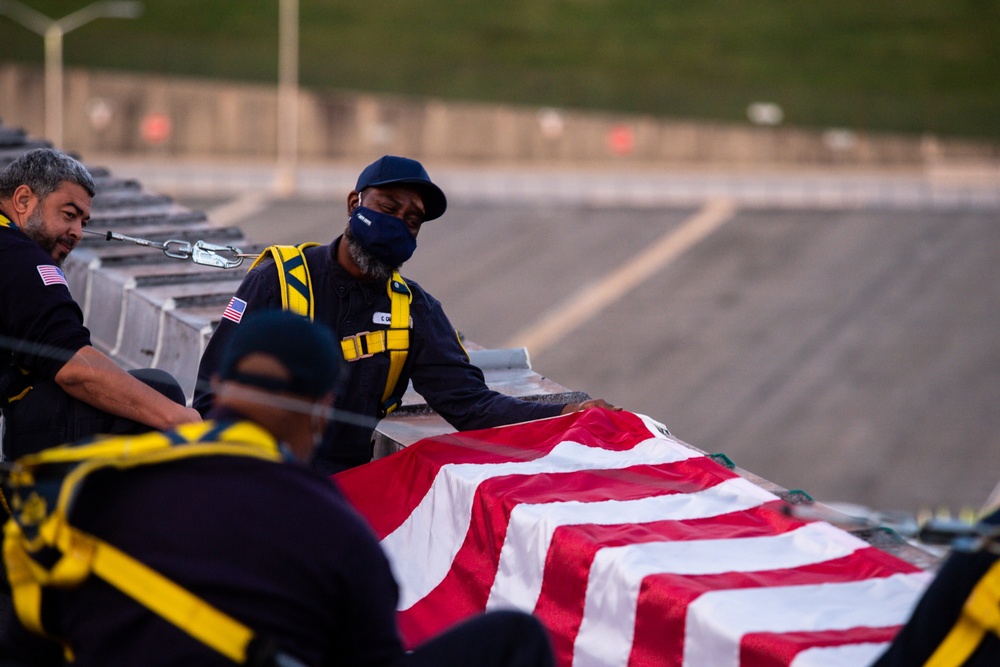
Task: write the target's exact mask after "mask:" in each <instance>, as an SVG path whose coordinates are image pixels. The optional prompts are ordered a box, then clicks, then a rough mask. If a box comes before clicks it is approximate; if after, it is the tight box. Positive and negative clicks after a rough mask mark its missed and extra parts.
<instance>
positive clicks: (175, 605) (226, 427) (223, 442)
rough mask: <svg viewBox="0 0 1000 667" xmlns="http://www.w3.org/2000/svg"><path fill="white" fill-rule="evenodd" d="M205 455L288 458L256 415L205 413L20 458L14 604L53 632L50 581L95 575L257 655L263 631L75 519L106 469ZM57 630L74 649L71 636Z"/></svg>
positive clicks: (9, 481) (12, 476)
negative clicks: (45, 617) (236, 418)
mask: <svg viewBox="0 0 1000 667" xmlns="http://www.w3.org/2000/svg"><path fill="white" fill-rule="evenodd" d="M200 456H248V457H254V458H259V459H266V460H271V461H277V460H280V459H281V454H280V452H279V450H278V447H277V444H276V443H275V440H274V438H272V437H271V436H270V435H269V434H268V433H267V432H266V431H264V430H263V429H261V428H260V427H259V426H257V425H256V424H253V423H251V422H238V423H236V424H217V423H214V422H198V423H194V424H186V425H183V426H180V427H179V428H178V429H176V430H175V431H171V432H167V433H149V434H146V435H141V436H131V437H116V438H110V439H106V440H103V441H99V442H95V443H93V444H84V445H80V446H75V447H72V446H63V447H56V448H53V449H49V450H45V451H42V452H39V453H37V454H30V455H27V456H24V457H22V458H20V459H18V460H17V461H16V462H15V463H14V464H13V466H12V467H11V468H10V470H9V472H8V474H7V476H6V477H7V478H6V480H5V482H4V487H5V488H4V493H5V494H6V497H7V501H8V505H9V510H10V513H11V518H10V519H9V520H8V521H7V523H6V524H5V525H4V538H3V555H4V559H5V561H6V565H7V578H8V579H9V581H10V585H11V589H12V594H13V599H14V610H15V612H16V614H17V616H18V618H19V619H20V620H21V622H22V623H23V624H24V626H25V627H26V628H27V629H29V630H31V631H32V632H35V633H37V634H41V635H45V636H48V634H47V632H46V631H45V628H43V627H42V592H43V590H44V589H45V588H50V587H51V588H61V589H65V588H74V587H77V586H79V585H80V584H82V583H83V582H84V581H85V580H86V579H87V578H88V577H90V576H91V575H94V576H97V577H100V578H101V579H103V580H104V581H106V582H107V583H109V584H110V585H112V586H113V587H115V588H117V589H118V590H120V591H121V592H122V593H124V594H125V595H127V596H129V597H130V598H132V599H134V600H135V601H137V602H138V603H139V604H141V605H143V606H145V607H146V608H147V609H149V610H150V611H152V612H153V613H155V614H157V615H159V616H161V617H162V618H164V619H165V620H167V621H169V622H170V623H172V624H173V625H175V626H177V627H178V628H180V629H181V630H183V631H184V632H186V633H187V634H189V635H190V636H192V637H193V638H195V639H197V640H198V641H200V642H202V643H203V644H205V645H207V646H209V647H211V648H212V649H214V650H215V651H217V652H219V653H221V654H222V655H224V656H226V657H227V658H229V659H230V660H232V661H233V662H234V663H236V664H246V663H247V661H248V659H249V658H251V657H256V656H252V655H251V653H252V649H251V647H250V644H251V641H252V640H254V632H253V630H251V629H250V628H248V627H247V626H245V625H243V624H242V623H240V622H239V621H237V620H235V619H234V618H232V617H231V616H229V615H228V614H226V613H225V612H223V611H221V610H219V609H217V608H215V607H214V606H212V605H211V604H209V603H208V602H206V601H205V600H203V599H201V598H199V597H198V596H196V595H194V594H193V593H191V592H190V591H188V590H186V589H185V588H183V587H181V586H179V585H177V584H176V583H174V582H173V581H171V580H170V579H168V578H166V577H165V576H163V575H162V574H160V573H158V572H156V571H155V570H153V569H151V568H150V567H148V566H146V565H144V564H143V563H141V562H139V561H138V560H136V559H135V558H132V557H131V556H129V555H128V554H126V553H124V552H123V551H121V550H119V549H117V548H116V547H115V546H113V545H112V544H109V543H108V542H105V541H104V540H102V539H100V538H99V537H96V536H94V535H90V534H88V533H85V532H84V531H82V530H80V529H78V528H76V527H74V526H73V525H71V524H70V521H69V516H70V514H71V511H72V507H73V504H74V502H75V500H76V499H77V497H78V496H79V492H80V489H81V485H82V484H83V482H84V481H85V480H86V479H87V476H88V475H90V474H91V473H93V472H95V471H97V470H102V469H108V468H114V469H118V470H121V471H125V470H128V469H131V468H135V467H137V466H142V465H149V464H156V463H164V462H168V461H176V460H179V459H186V458H193V457H200ZM50 638H52V639H55V640H56V641H59V642H60V643H62V644H63V646H64V648H65V649H66V652H67V655H68V656H71V655H72V647H71V646H69V645H68V644H67V643H66V642H65V641H63V640H61V639H58V638H54V637H50ZM283 657H287V656H283Z"/></svg>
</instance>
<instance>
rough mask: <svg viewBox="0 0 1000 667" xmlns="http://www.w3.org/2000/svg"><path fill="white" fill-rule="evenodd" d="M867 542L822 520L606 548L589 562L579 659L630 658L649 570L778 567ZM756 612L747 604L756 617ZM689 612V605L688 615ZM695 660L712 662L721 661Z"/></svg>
mask: <svg viewBox="0 0 1000 667" xmlns="http://www.w3.org/2000/svg"><path fill="white" fill-rule="evenodd" d="M867 546H868V545H867V543H865V542H864V541H862V540H859V539H858V538H856V537H854V536H853V535H851V534H849V533H846V532H844V531H842V530H838V529H837V528H834V527H833V526H831V525H829V524H826V523H821V522H816V523H810V524H806V525H804V526H802V527H801V528H797V529H795V530H793V531H790V532H788V533H782V534H780V535H768V536H766V537H743V538H732V539H723V540H698V541H683V542H649V543H643V544H630V545H626V546H621V547H609V548H606V549H602V550H600V551H599V552H598V553H597V556H596V557H595V558H594V563H593V564H592V565H591V567H590V575H589V578H588V581H587V592H586V598H585V600H584V605H583V621H582V622H581V623H580V631H579V633H578V634H577V640H576V644H575V645H574V647H573V665H574V666H580V667H583V666H586V665H595V666H608V667H611V666H613V665H621V666H623V667H624V666H625V665H628V658H629V654H630V653H631V652H632V637H633V634H634V632H635V617H636V605H637V603H638V599H639V590H640V588H641V587H642V581H643V579H645V578H646V577H648V576H650V575H654V574H680V575H699V574H721V573H726V572H756V571H761V570H780V569H785V568H793V567H801V566H803V565H809V564H812V563H822V562H824V561H828V560H833V559H835V558H843V557H844V556H848V555H850V554H851V553H853V552H855V551H857V550H858V549H862V548H865V547H867ZM703 597H704V596H703ZM744 613H748V612H746V611H745V610H744ZM755 614H756V612H749V615H750V616H751V617H753V616H755ZM690 618H691V614H690V611H689V612H688V623H690V622H691V621H690ZM715 620H716V619H714V618H713V619H712V622H713V623H714V622H715ZM740 620H741V622H745V619H740ZM737 648H738V645H737ZM691 664H692V665H713V667H714V666H715V665H716V664H720V665H721V664H722V663H715V662H712V661H710V660H709V661H702V662H693V663H691Z"/></svg>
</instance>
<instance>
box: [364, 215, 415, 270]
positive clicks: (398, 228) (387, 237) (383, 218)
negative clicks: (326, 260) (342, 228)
mask: <svg viewBox="0 0 1000 667" xmlns="http://www.w3.org/2000/svg"><path fill="white" fill-rule="evenodd" d="M350 227H351V234H352V235H353V236H354V239H355V240H356V241H357V242H358V245H360V246H361V247H362V248H364V249H365V250H367V251H368V252H370V253H371V254H372V255H374V256H375V257H377V258H378V259H380V260H382V261H383V262H385V263H386V264H388V265H389V266H391V267H393V268H395V267H398V266H400V265H402V264H403V262H405V261H406V260H408V259H409V258H410V257H411V256H412V255H413V251H414V250H416V249H417V239H416V237H415V236H413V234H411V233H410V228H409V227H407V226H406V223H405V222H403V221H402V220H400V219H399V218H396V217H394V216H391V215H387V214H385V213H379V212H378V211H373V210H372V209H370V208H365V207H364V206H358V207H357V208H356V209H354V212H353V213H351V222H350Z"/></svg>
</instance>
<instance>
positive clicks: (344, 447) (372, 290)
mask: <svg viewBox="0 0 1000 667" xmlns="http://www.w3.org/2000/svg"><path fill="white" fill-rule="evenodd" d="M446 207H447V200H446V199H445V195H444V193H443V192H442V191H441V189H440V188H439V187H438V186H437V185H435V184H434V183H433V182H432V181H431V179H430V177H429V176H428V174H427V172H426V171H425V170H424V167H423V166H422V165H421V164H420V163H419V162H417V161H416V160H411V159H409V158H405V157H398V156H394V155H386V156H383V157H382V158H379V159H378V160H376V161H375V162H373V163H372V164H370V165H368V166H367V167H365V169H364V171H362V172H361V175H360V176H359V177H358V181H357V185H356V186H355V188H354V190H352V191H351V192H350V193H348V195H347V214H348V219H349V221H348V225H347V229H346V230H345V231H344V234H343V235H342V236H340V237H339V238H337V239H335V240H334V241H333V242H332V243H330V244H329V245H323V246H320V245H313V246H312V247H308V248H305V249H304V250H303V252H302V255H298V254H297V253H295V252H287V254H286V252H285V251H283V250H280V249H269V250H271V253H270V254H271V255H272V256H271V257H270V258H268V259H264V256H262V258H261V259H259V260H258V261H257V262H256V263H255V264H254V265H253V266H252V267H251V269H250V271H249V272H248V273H247V275H246V277H245V278H244V279H243V284H242V285H240V287H239V289H238V290H237V292H236V296H235V297H234V298H233V300H232V301H231V302H230V307H229V308H227V309H226V312H225V314H224V315H223V317H222V320H221V321H220V323H219V326H218V328H217V329H216V331H215V333H214V334H213V335H212V338H211V340H210V341H209V344H208V346H207V348H206V349H205V353H204V355H203V356H202V359H201V365H200V368H199V370H198V385H197V387H196V389H195V401H194V405H195V407H196V408H198V410H199V411H200V412H202V413H203V414H204V412H205V411H206V410H207V409H208V408H209V406H210V405H211V398H212V397H211V392H210V391H209V390H208V380H209V378H210V377H211V375H212V372H213V371H214V370H215V368H216V367H217V366H218V359H219V355H220V354H221V351H222V350H223V349H224V347H225V342H226V340H227V339H228V337H229V336H231V335H232V333H233V331H234V330H236V329H237V328H238V327H239V326H240V320H241V318H242V317H243V314H244V313H251V312H254V311H257V310H261V309H267V308H282V307H286V308H291V309H293V310H295V311H296V312H299V313H301V314H304V315H309V316H311V317H314V318H315V320H316V321H318V322H322V323H324V324H326V325H327V326H328V327H329V328H330V329H331V330H332V331H333V332H334V336H335V337H336V338H337V339H338V340H340V341H341V349H342V352H343V354H344V357H345V358H346V359H347V361H348V362H350V370H351V373H350V377H349V379H348V382H347V385H346V387H345V390H344V394H343V396H338V398H337V405H338V411H340V412H346V413H350V414H351V415H353V416H354V417H360V418H361V420H357V419H355V420H353V421H352V423H345V422H341V421H337V422H335V423H333V424H331V425H330V427H329V429H328V430H327V432H326V434H325V437H324V441H323V444H322V446H321V447H320V449H319V451H318V453H317V456H316V458H315V461H314V463H315V465H316V466H317V468H318V469H320V470H322V471H323V472H326V473H334V472H338V471H341V470H345V469H347V468H351V467H353V466H357V465H361V464H363V463H367V462H368V461H370V460H371V458H372V432H373V431H374V428H375V424H376V423H377V420H378V419H381V418H382V417H384V416H385V415H386V414H388V413H390V412H391V411H392V410H393V409H395V408H396V407H397V406H398V405H399V401H400V398H401V397H402V395H403V392H404V391H405V390H406V386H407V382H408V381H409V380H412V381H413V388H414V389H415V390H416V391H417V392H418V393H419V394H420V395H421V396H423V397H424V398H425V399H426V400H427V403H428V404H429V405H430V406H431V408H433V409H434V410H435V411H436V412H437V413H438V414H440V415H441V416H442V417H444V418H445V419H446V420H447V421H448V423H450V424H451V425H452V426H453V427H455V428H456V429H458V430H471V429H480V428H489V427H493V426H500V425H503V424H511V423H516V422H522V421H529V420H533V419H541V418H545V417H553V416H555V415H559V414H566V413H568V412H573V411H575V410H580V409H586V408H591V407H603V408H609V409H617V408H614V407H613V406H611V405H609V404H608V403H606V402H605V401H603V400H600V399H595V400H588V401H584V402H582V403H571V404H566V405H561V404H552V403H536V402H530V401H523V400H519V399H517V398H513V397H510V396H505V395H503V394H500V393H498V392H495V391H492V390H491V389H489V388H488V387H487V386H486V382H485V380H484V378H483V373H482V371H481V370H480V369H479V368H477V367H476V366H474V365H472V364H471V363H470V361H469V356H468V354H467V353H466V351H465V349H464V347H463V346H462V343H461V342H460V341H459V339H458V335H457V332H456V331H455V329H454V327H452V325H451V323H450V322H449V321H448V318H447V316H446V315H445V313H444V310H443V309H442V307H441V304H440V302H438V301H437V300H436V299H435V298H434V297H432V296H431V295H430V294H428V293H427V292H425V291H424V290H423V289H422V288H421V287H420V286H419V285H418V284H416V283H414V282H412V281H410V280H404V279H403V278H402V277H401V276H400V275H399V273H398V270H399V267H401V266H402V264H403V263H404V262H406V260H408V259H409V258H410V256H411V255H412V254H413V251H414V249H415V248H416V245H417V234H418V233H419V232H420V229H421V226H422V225H423V223H424V222H427V221H428V220H434V219H436V218H439V217H441V215H442V214H444V212H445V208H446ZM289 249H290V247H289V248H286V250H289ZM303 258H304V262H305V266H304V267H303V265H302V264H303ZM279 265H280V266H281V267H282V268H281V269H280V270H279ZM359 421H360V423H359Z"/></svg>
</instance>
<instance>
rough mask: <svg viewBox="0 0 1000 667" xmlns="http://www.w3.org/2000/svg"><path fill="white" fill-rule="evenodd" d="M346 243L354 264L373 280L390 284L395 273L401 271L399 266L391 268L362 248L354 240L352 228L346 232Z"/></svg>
mask: <svg viewBox="0 0 1000 667" xmlns="http://www.w3.org/2000/svg"><path fill="white" fill-rule="evenodd" d="M344 242H345V243H346V244H347V253H348V254H349V255H350V256H351V259H353V260H354V263H355V264H357V265H358V268H359V269H360V270H361V273H363V274H364V275H365V276H366V277H368V278H371V279H372V280H377V281H379V282H382V281H385V282H388V281H389V278H392V273H393V271H397V270H398V269H399V267H398V266H389V265H388V264H386V263H385V262H383V261H382V260H381V259H379V258H378V257H376V256H375V255H373V254H371V253H370V252H368V251H367V250H365V249H364V248H362V247H361V244H359V243H358V241H357V239H355V238H354V234H352V233H351V229H350V227H348V228H347V231H345V232H344Z"/></svg>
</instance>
